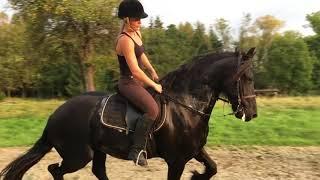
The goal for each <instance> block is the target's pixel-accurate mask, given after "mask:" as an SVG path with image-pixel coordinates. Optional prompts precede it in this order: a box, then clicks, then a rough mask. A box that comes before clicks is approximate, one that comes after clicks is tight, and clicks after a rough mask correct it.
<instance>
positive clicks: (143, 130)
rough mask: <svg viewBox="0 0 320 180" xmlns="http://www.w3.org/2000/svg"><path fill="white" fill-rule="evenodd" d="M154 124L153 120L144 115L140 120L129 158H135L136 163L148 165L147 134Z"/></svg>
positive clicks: (134, 134)
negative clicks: (146, 155) (146, 151)
mask: <svg viewBox="0 0 320 180" xmlns="http://www.w3.org/2000/svg"><path fill="white" fill-rule="evenodd" d="M152 125H153V120H152V119H150V118H147V117H145V116H143V117H142V118H141V119H139V120H138V122H137V125H136V129H135V132H134V133H133V145H132V146H131V149H130V152H129V155H128V159H131V160H133V162H134V163H135V164H136V165H140V166H146V165H147V160H146V157H145V154H146V153H145V144H146V141H147V136H148V134H149V131H150V129H151V127H152Z"/></svg>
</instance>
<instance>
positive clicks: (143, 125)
mask: <svg viewBox="0 0 320 180" xmlns="http://www.w3.org/2000/svg"><path fill="white" fill-rule="evenodd" d="M147 16H148V15H147V14H146V13H145V12H144V9H143V7H142V5H141V3H140V2H139V1H138V0H124V1H122V2H121V3H120V5H119V11H118V17H119V18H121V19H122V20H123V25H122V27H121V31H120V35H119V37H118V39H117V45H116V52H117V55H118V61H119V65H120V80H119V82H118V88H119V91H120V93H121V94H122V95H123V96H125V97H126V98H127V99H128V100H129V101H130V102H131V103H132V104H134V105H135V106H137V107H138V108H139V109H140V110H141V111H143V113H144V115H143V116H142V118H140V119H139V120H138V122H137V125H136V128H135V132H134V134H133V145H132V146H131V149H130V152H129V155H128V158H129V159H131V160H133V162H135V164H138V165H141V166H146V165H147V161H146V158H145V157H144V153H142V152H143V151H145V150H144V147H145V143H146V137H147V134H149V131H150V129H151V127H152V125H153V124H154V121H155V120H156V118H157V116H158V114H159V109H158V105H157V103H156V101H155V100H154V99H153V97H152V96H151V95H150V93H149V92H148V91H147V90H146V89H145V88H144V85H147V86H148V87H152V88H153V89H154V90H156V91H157V92H159V93H161V92H162V86H161V85H160V84H158V83H155V82H154V81H158V80H159V77H158V75H157V73H156V71H155V70H154V68H153V67H152V65H151V64H150V62H149V60H148V58H147V56H146V55H145V53H144V47H143V43H142V39H141V33H140V31H139V29H140V26H141V20H140V19H141V18H146V17H147ZM139 65H143V66H144V67H146V68H147V70H148V71H149V73H150V74H151V77H152V80H151V79H150V78H149V77H148V76H147V75H146V74H145V73H144V72H143V71H142V70H141V68H140V66H139Z"/></svg>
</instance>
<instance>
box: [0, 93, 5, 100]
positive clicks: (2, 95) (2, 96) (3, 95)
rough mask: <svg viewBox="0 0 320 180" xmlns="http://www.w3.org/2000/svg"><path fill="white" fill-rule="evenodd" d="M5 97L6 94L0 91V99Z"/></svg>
mask: <svg viewBox="0 0 320 180" xmlns="http://www.w3.org/2000/svg"><path fill="white" fill-rule="evenodd" d="M5 97H6V95H5V94H4V93H3V92H2V91H0V101H2V100H4V98H5Z"/></svg>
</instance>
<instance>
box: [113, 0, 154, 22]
mask: <svg viewBox="0 0 320 180" xmlns="http://www.w3.org/2000/svg"><path fill="white" fill-rule="evenodd" d="M118 17H119V18H121V19H122V18H125V17H131V18H141V19H142V18H146V17H148V14H146V13H145V12H144V9H143V6H142V4H141V3H140V2H139V1H138V0H123V1H122V2H121V3H120V5H119V9H118Z"/></svg>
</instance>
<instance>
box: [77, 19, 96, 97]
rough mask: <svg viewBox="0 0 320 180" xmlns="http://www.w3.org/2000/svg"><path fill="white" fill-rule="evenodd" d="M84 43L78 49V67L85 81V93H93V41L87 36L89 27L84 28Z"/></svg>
mask: <svg viewBox="0 0 320 180" xmlns="http://www.w3.org/2000/svg"><path fill="white" fill-rule="evenodd" d="M84 32H85V36H84V41H83V44H82V46H81V49H80V63H81V64H80V65H81V67H83V77H84V80H85V88H86V91H87V92H89V91H95V90H96V88H95V84H94V73H95V70H94V65H93V64H92V62H91V61H92V57H93V42H92V41H93V40H92V38H91V37H90V35H89V33H88V32H89V25H87V26H85V27H84Z"/></svg>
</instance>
